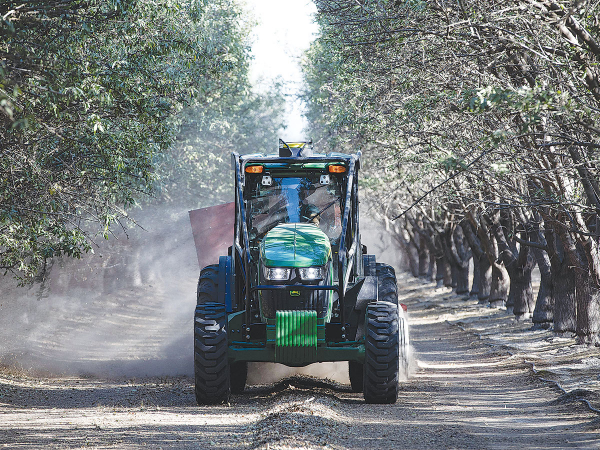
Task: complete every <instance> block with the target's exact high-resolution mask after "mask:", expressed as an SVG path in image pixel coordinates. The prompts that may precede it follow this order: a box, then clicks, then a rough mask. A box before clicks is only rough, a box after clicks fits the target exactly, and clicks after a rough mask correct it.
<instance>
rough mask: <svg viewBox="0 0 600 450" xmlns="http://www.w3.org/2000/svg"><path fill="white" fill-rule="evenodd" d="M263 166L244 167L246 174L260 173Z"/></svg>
mask: <svg viewBox="0 0 600 450" xmlns="http://www.w3.org/2000/svg"><path fill="white" fill-rule="evenodd" d="M262 171H263V166H248V167H246V173H262Z"/></svg>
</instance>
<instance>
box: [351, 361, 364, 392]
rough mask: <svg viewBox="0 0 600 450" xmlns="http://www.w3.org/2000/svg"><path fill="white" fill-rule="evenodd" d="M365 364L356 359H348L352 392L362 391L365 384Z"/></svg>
mask: <svg viewBox="0 0 600 450" xmlns="http://www.w3.org/2000/svg"><path fill="white" fill-rule="evenodd" d="M363 366H364V365H363V364H361V363H359V362H356V361H348V376H349V377H350V386H351V387H352V392H362V391H363V384H364V379H365V378H364V370H365V369H364V367H363Z"/></svg>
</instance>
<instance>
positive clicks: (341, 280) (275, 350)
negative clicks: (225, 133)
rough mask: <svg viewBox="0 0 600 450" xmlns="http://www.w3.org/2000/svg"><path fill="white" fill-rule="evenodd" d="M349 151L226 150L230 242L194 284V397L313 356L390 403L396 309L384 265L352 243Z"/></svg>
mask: <svg viewBox="0 0 600 450" xmlns="http://www.w3.org/2000/svg"><path fill="white" fill-rule="evenodd" d="M360 156H361V154H360V152H358V153H357V154H353V155H348V154H343V153H328V154H316V153H313V151H312V147H311V146H310V145H309V144H307V143H305V142H296V143H286V142H283V141H281V140H280V143H279V154H275V155H262V154H251V155H239V154H237V153H233V155H232V163H233V168H234V170H235V203H234V204H232V205H231V208H230V213H231V214H232V215H234V217H235V219H234V220H233V223H231V221H230V225H229V226H230V227H231V225H233V242H231V241H229V242H230V244H229V245H230V246H229V249H228V255H227V256H220V257H219V263H218V264H213V265H208V266H206V267H204V269H202V271H201V273H200V279H199V281H198V290H197V306H196V311H195V314H194V370H195V393H196V399H197V401H198V403H199V404H202V405H204V404H215V403H221V402H227V401H228V400H229V397H230V394H231V393H234V394H235V393H240V392H242V391H243V390H244V386H245V384H246V377H247V373H248V362H276V363H281V364H285V365H288V366H294V367H299V366H305V365H308V364H312V363H316V362H325V361H348V364H349V376H350V382H351V386H352V389H353V391H355V392H363V393H364V398H365V400H366V401H367V402H368V403H394V402H396V399H397V397H398V378H399V372H400V371H401V370H404V371H406V370H407V365H408V328H407V324H406V314H405V306H404V305H398V297H397V287H396V275H395V273H394V269H393V268H392V267H391V266H389V265H386V264H381V263H377V262H376V261H375V256H373V255H369V254H367V249H366V247H365V246H364V245H361V242H360V232H359V214H358V205H359V201H358V170H359V168H360ZM205 228H207V229H208V228H210V229H211V230H213V232H218V231H219V230H220V229H222V228H223V227H222V226H219V225H214V224H213V226H212V227H205ZM196 242H197V250H198V253H199V255H200V253H201V252H202V251H204V250H202V249H201V248H200V246H199V244H198V240H197V241H196ZM202 242H203V244H202V245H204V246H205V247H210V246H211V245H212V244H210V239H208V240H207V239H203V240H202Z"/></svg>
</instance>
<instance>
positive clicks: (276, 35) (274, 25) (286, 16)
mask: <svg viewBox="0 0 600 450" xmlns="http://www.w3.org/2000/svg"><path fill="white" fill-rule="evenodd" d="M245 3H246V6H247V8H248V10H249V11H250V12H251V13H252V14H253V15H254V19H255V20H256V22H258V24H257V26H256V28H255V29H254V33H253V38H254V39H253V43H252V54H253V56H254V60H253V62H252V65H251V68H250V77H251V80H252V82H253V83H254V84H255V86H256V89H259V90H260V89H265V88H266V87H267V86H268V85H269V84H270V81H271V80H273V79H275V78H277V77H280V78H281V80H282V81H283V82H284V83H285V92H286V93H287V94H290V97H288V101H287V103H286V122H287V128H286V130H284V131H283V135H282V136H280V137H281V138H282V139H283V140H288V141H292V142H293V141H295V140H306V139H308V138H309V136H306V135H305V134H304V133H303V128H304V127H305V126H306V120H305V119H304V117H303V115H302V109H303V108H302V104H301V102H299V101H293V100H292V98H291V97H293V95H294V94H296V93H298V92H299V90H300V88H301V83H302V74H301V70H300V58H301V56H302V52H304V51H305V50H306V49H308V47H309V46H310V43H311V42H312V40H313V39H314V38H315V36H316V33H317V31H318V26H317V25H316V24H315V23H313V14H314V13H316V11H317V8H316V6H315V5H314V3H313V2H312V1H311V0H245Z"/></svg>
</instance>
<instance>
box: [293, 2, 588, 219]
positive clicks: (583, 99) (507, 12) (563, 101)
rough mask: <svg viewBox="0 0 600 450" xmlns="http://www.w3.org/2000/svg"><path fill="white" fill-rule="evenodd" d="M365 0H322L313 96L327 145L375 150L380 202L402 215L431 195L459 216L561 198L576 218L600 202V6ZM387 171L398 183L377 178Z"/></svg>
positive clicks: (310, 70) (314, 119)
mask: <svg viewBox="0 0 600 450" xmlns="http://www.w3.org/2000/svg"><path fill="white" fill-rule="evenodd" d="M359 3H360V5H358V3H357V2H353V1H351V0H335V1H334V0H316V4H317V7H318V8H319V13H318V15H317V20H318V22H319V24H320V26H321V34H320V36H319V38H318V39H317V40H316V42H315V43H314V45H313V46H312V48H311V49H310V50H309V52H308V53H307V54H306V60H305V63H304V72H305V79H306V92H305V95H304V98H305V101H306V102H307V104H308V119H309V123H310V126H311V132H312V136H313V137H314V138H315V141H316V142H317V143H318V144H319V145H321V146H323V147H328V148H335V147H339V146H353V147H359V148H361V149H363V151H364V154H365V168H366V175H367V176H368V177H369V183H368V187H369V189H370V190H371V192H370V193H369V194H368V196H367V197H368V198H372V199H373V205H374V209H375V210H377V211H379V212H381V213H382V214H383V215H384V216H386V217H388V218H389V217H395V216H396V215H398V214H400V213H402V212H403V211H405V210H406V208H409V207H412V206H414V205H413V202H414V201H415V200H417V199H419V202H420V204H419V207H418V211H419V214H426V211H427V214H431V217H428V220H430V221H431V222H432V223H434V222H439V223H446V221H447V220H448V218H449V217H452V218H453V220H460V219H461V218H462V217H463V214H464V212H465V210H476V211H479V212H480V211H489V210H493V209H494V208H495V207H496V205H499V202H500V203H502V207H503V208H504V207H506V205H508V206H512V205H515V206H516V207H518V208H522V206H523V205H529V204H535V205H536V207H537V208H540V210H541V208H543V207H544V206H545V205H551V207H552V208H555V206H554V204H555V203H552V202H555V200H554V199H555V198H560V199H564V200H561V201H564V203H563V204H562V205H561V207H563V208H565V210H569V211H571V212H572V213H573V214H575V213H578V212H582V211H583V212H590V211H591V208H590V206H589V205H590V204H593V203H594V202H595V200H594V198H595V197H594V195H592V191H593V190H594V189H596V187H593V186H592V185H594V186H596V185H595V183H596V181H595V180H596V179H597V178H598V169H597V168H596V161H597V160H598V156H599V154H598V149H600V137H599V136H600V132H599V131H598V130H599V129H600V127H599V126H598V121H599V119H600V116H599V114H598V111H599V110H600V109H599V105H600V91H598V86H599V85H600V72H598V70H597V67H598V62H599V60H600V52H599V51H598V48H599V46H598V42H600V39H599V38H600V35H599V34H598V29H599V28H598V20H597V17H598V15H599V13H600V10H599V6H598V5H597V4H593V5H592V4H586V7H585V8H583V7H581V8H580V7H578V6H577V5H575V6H574V5H573V4H571V3H570V2H558V3H557V5H559V6H560V7H559V8H555V9H553V10H552V11H550V10H549V9H548V8H547V7H546V6H547V4H542V3H539V2H538V3H530V4H527V5H523V4H522V3H519V2H508V4H507V3H506V2H491V3H490V2H484V3H482V2H475V1H470V0H468V1H461V2H454V3H452V2H451V3H447V2H446V3H444V5H443V8H442V7H440V5H439V4H438V3H436V2H420V1H409V2H390V3H388V2H371V1H368V2H359ZM544 5H546V6H544ZM566 11H568V12H569V13H568V14H572V16H569V17H568V15H565V12H566ZM559 23H560V24H565V25H564V26H563V25H560V26H559V25H558V24H559ZM574 148H576V149H577V150H576V151H575V152H574V153H573V149H574ZM574 154H575V155H577V154H579V155H580V157H578V158H579V159H577V158H576V156H573V155H574ZM382 167H385V168H386V170H391V171H392V173H393V177H392V181H390V179H389V177H387V176H386V177H385V179H386V181H385V182H384V181H382V182H381V183H377V180H378V179H380V178H379V171H380V170H381V168H382ZM508 174H510V176H507V175H508ZM584 176H585V177H589V178H591V179H592V182H590V183H589V185H588V187H587V188H586V190H585V192H586V193H587V198H586V196H585V195H582V192H583V189H582V184H581V179H582V177H584ZM381 178H383V177H381ZM394 180H395V182H394ZM539 186H543V189H544V191H545V193H544V195H543V198H545V199H549V200H548V203H547V204H545V205H544V204H541V203H540V202H539V198H541V197H540V196H539V193H536V194H534V191H535V189H537V188H538V187H539ZM499 199H502V201H500V200H499ZM520 211H523V210H522V209H520ZM556 211H558V210H557V209H548V210H541V212H542V213H543V214H553V215H554V214H556ZM538 212H539V211H538ZM438 214H439V215H438ZM555 219H556V220H563V219H557V218H555ZM565 226H566V227H569V228H570V227H571V225H569V224H565Z"/></svg>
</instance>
